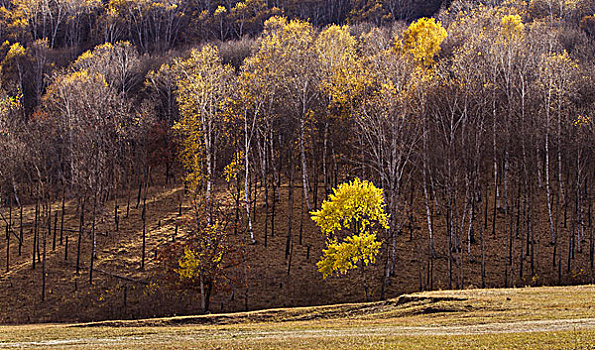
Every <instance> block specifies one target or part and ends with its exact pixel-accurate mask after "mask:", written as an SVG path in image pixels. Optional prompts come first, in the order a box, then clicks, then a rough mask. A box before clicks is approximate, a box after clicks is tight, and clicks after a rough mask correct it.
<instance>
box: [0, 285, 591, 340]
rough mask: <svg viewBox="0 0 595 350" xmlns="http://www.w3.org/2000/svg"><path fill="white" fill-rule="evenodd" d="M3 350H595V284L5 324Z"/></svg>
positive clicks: (0, 332)
mask: <svg viewBox="0 0 595 350" xmlns="http://www.w3.org/2000/svg"><path fill="white" fill-rule="evenodd" d="M0 348H23V349H29V348H51V349H73V348H76V349H287V348H291V349H372V348H373V349H445V348H451V349H594V348H595V286H593V285H588V286H578V287H537V288H518V289H487V290H464V291H435V292H424V293H414V294H406V295H402V296H401V297H399V298H396V299H391V300H388V301H382V302H372V303H360V304H339V305H329V306H318V307H302V308H285V309H269V310H261V311H253V312H242V313H229V314H218V315H202V316H182V317H170V318H154V319H144V320H135V321H104V322H94V323H83V324H40V325H23V326H5V327H1V328H0Z"/></svg>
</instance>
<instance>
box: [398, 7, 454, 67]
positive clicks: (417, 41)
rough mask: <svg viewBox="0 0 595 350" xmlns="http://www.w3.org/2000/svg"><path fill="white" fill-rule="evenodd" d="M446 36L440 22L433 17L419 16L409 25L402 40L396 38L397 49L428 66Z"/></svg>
mask: <svg viewBox="0 0 595 350" xmlns="http://www.w3.org/2000/svg"><path fill="white" fill-rule="evenodd" d="M446 36H447V33H446V29H444V28H443V27H442V25H441V24H440V22H436V20H435V19H434V18H420V19H418V20H417V21H415V22H413V23H411V25H409V28H407V30H406V31H405V32H404V33H403V39H402V40H399V39H398V40H397V49H401V50H402V51H403V52H405V53H408V54H410V55H411V56H412V57H413V59H414V60H415V61H416V62H417V63H419V64H420V65H422V66H426V67H430V66H432V65H433V64H434V63H435V61H434V58H435V56H436V55H437V54H438V53H439V52H440V45H441V44H442V42H443V41H444V39H446Z"/></svg>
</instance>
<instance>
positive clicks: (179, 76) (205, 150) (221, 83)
mask: <svg viewBox="0 0 595 350" xmlns="http://www.w3.org/2000/svg"><path fill="white" fill-rule="evenodd" d="M173 70H174V72H175V74H176V85H177V102H178V107H179V111H180V117H181V119H180V121H179V122H177V123H176V125H175V126H174V128H175V130H176V131H177V132H178V133H179V135H180V137H181V148H180V149H181V155H180V156H181V160H182V164H183V165H184V168H185V169H186V172H187V175H186V177H185V181H186V183H187V184H188V186H189V189H190V192H191V193H192V195H193V196H194V197H196V196H198V195H200V194H202V193H203V190H204V196H205V199H206V202H207V205H208V203H209V202H210V201H211V196H212V191H213V179H214V167H215V153H216V151H217V146H218V142H217V141H218V136H219V133H220V132H221V128H222V122H223V119H222V114H223V113H224V108H223V107H224V102H225V100H226V98H227V97H228V96H229V94H230V93H231V87H232V82H233V79H234V73H233V68H231V67H230V66H228V65H224V64H223V63H222V61H221V57H220V56H219V52H218V50H217V48H215V47H214V46H211V45H205V46H204V47H203V48H202V49H200V50H199V49H195V50H192V52H191V53H190V57H189V58H188V59H185V60H177V61H176V62H175V63H174V66H173Z"/></svg>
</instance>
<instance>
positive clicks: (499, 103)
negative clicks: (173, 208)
mask: <svg viewBox="0 0 595 350" xmlns="http://www.w3.org/2000/svg"><path fill="white" fill-rule="evenodd" d="M0 3H1V5H2V7H0V37H1V39H2V40H1V41H2V42H3V44H2V46H1V47H0V58H1V76H0V81H1V86H0V87H1V90H0V190H1V199H2V200H1V205H2V217H1V218H0V219H1V222H2V225H3V226H4V227H5V232H6V235H5V237H4V238H3V239H2V243H3V244H5V245H6V250H5V254H6V255H5V256H4V257H5V258H6V271H9V270H10V267H11V259H12V258H13V256H14V255H16V254H17V249H18V254H19V255H20V254H21V246H22V245H24V244H29V243H28V242H29V241H27V240H26V237H25V238H24V236H23V235H25V236H27V235H29V234H30V235H31V237H32V238H31V240H30V242H32V248H31V249H32V256H31V257H29V259H30V262H29V263H30V264H31V265H32V268H33V269H34V270H33V271H38V270H37V269H41V271H42V272H41V274H40V276H41V278H42V280H43V281H42V282H41V287H42V288H41V289H42V290H41V291H40V297H41V300H45V298H46V297H47V295H46V275H47V274H46V270H45V269H46V254H48V252H49V251H50V250H55V249H56V246H58V247H61V246H63V245H64V244H68V240H67V239H66V240H64V237H63V236H64V234H68V232H66V233H65V229H64V210H65V209H64V208H65V203H70V205H71V206H74V207H75V208H76V211H75V213H74V215H75V216H76V217H77V220H78V227H76V228H73V229H72V230H71V231H72V232H70V237H72V238H73V239H71V241H70V245H71V246H70V247H71V248H70V249H71V252H70V253H69V254H71V259H76V260H75V261H76V264H75V265H74V268H72V269H71V270H72V271H69V272H68V273H72V274H76V275H80V274H83V269H84V273H85V274H87V275H86V276H87V277H88V282H89V283H93V278H94V276H93V274H94V267H93V266H94V260H95V258H96V257H97V253H96V251H97V250H98V249H99V248H100V247H97V241H98V239H97V236H98V235H100V234H106V233H105V232H99V231H100V229H99V227H100V225H102V226H101V228H102V230H105V231H109V234H111V235H118V231H119V225H120V222H121V221H122V220H125V217H128V213H129V211H130V210H131V207H135V208H141V209H140V210H142V214H141V216H142V220H141V221H140V222H139V227H138V228H137V229H138V230H140V231H142V236H139V239H142V249H139V251H138V255H139V259H140V266H138V267H135V269H139V270H141V271H142V270H143V269H144V268H145V262H146V259H149V256H148V254H149V253H148V252H146V251H145V235H146V231H147V230H148V228H147V227H146V225H145V220H146V216H147V215H151V213H150V212H146V210H145V208H146V206H147V193H148V192H149V188H150V187H151V186H152V185H155V184H156V183H159V184H171V185H172V186H175V185H174V184H175V183H177V184H183V185H184V193H185V200H184V202H185V203H187V205H184V208H182V204H181V203H180V209H179V219H178V220H177V221H176V224H175V232H176V233H177V232H178V230H180V231H184V232H187V233H188V235H187V236H186V237H187V239H184V240H178V241H175V242H172V244H169V245H168V246H167V247H163V248H162V249H160V250H159V252H155V257H156V258H157V261H158V262H159V264H161V265H162V266H163V267H164V271H168V275H169V278H167V279H166V280H167V282H166V281H165V280H164V281H163V283H164V284H165V283H169V284H171V285H175V288H178V289H180V288H181V289H184V288H190V289H195V290H197V293H199V294H198V295H200V304H201V308H202V309H203V310H205V311H207V310H209V309H210V306H209V300H210V299H211V295H212V294H214V293H216V291H218V290H221V288H223V287H222V286H224V287H225V288H227V290H229V289H232V290H237V291H238V292H237V294H240V292H239V291H240V290H242V288H246V290H247V287H246V286H247V285H248V283H249V282H248V281H249V280H250V279H251V278H253V277H251V276H250V274H251V268H250V266H249V265H250V264H249V262H248V260H249V255H248V254H247V251H249V250H250V249H251V248H250V247H251V246H263V247H265V248H266V247H267V246H268V244H269V243H270V242H269V241H270V240H271V239H272V237H277V238H278V237H283V241H284V242H285V244H284V257H285V263H287V264H288V267H287V274H288V275H289V274H290V268H291V261H292V252H293V249H294V246H295V245H298V244H299V245H301V244H302V232H303V230H304V223H303V222H304V220H310V219H309V217H310V214H309V213H311V212H313V211H315V210H316V209H319V208H320V207H321V204H322V202H323V200H324V199H326V198H327V195H329V194H331V193H332V189H333V188H336V187H337V186H339V185H340V184H341V183H344V182H346V181H349V180H353V179H355V178H359V179H365V180H368V181H370V182H371V183H373V184H374V185H375V186H376V187H378V188H380V189H382V194H383V200H384V202H385V203H386V208H385V209H386V212H387V214H388V216H387V220H388V222H387V224H386V227H384V226H382V227H381V228H380V229H378V230H377V232H376V233H377V236H378V240H379V241H380V242H381V246H380V251H381V253H380V255H379V256H378V259H376V261H375V264H374V266H376V274H375V275H372V276H371V277H370V278H371V280H370V281H368V280H365V281H363V282H362V281H361V279H360V278H359V277H357V276H359V275H357V276H356V275H353V276H351V275H349V274H348V276H347V277H346V278H351V279H352V280H353V283H358V284H359V283H365V284H366V297H367V298H370V296H369V295H368V286H367V285H368V284H371V285H373V286H375V287H373V288H372V289H373V290H374V291H377V292H375V293H372V295H371V298H375V299H378V298H386V297H391V296H394V294H395V293H397V292H398V291H395V290H394V289H390V288H389V286H390V285H391V284H392V283H394V281H395V280H398V279H400V278H403V276H402V274H401V273H400V271H401V268H400V267H399V266H402V265H404V264H407V263H408V262H407V261H400V256H399V254H398V250H397V245H398V243H399V242H402V241H407V240H410V241H413V236H414V235H416V236H420V235H421V236H423V239H424V240H423V242H424V243H423V244H421V245H420V244H417V243H416V245H413V244H412V245H411V246H410V248H409V249H410V250H412V251H415V252H416V253H415V254H417V255H418V260H417V262H416V264H417V266H418V267H417V269H418V270H419V276H420V277H419V288H418V289H435V288H464V287H466V286H467V285H468V284H469V282H468V281H471V280H472V281H474V282H473V283H476V284H477V285H478V286H481V287H486V286H490V287H496V286H513V285H528V284H533V285H535V284H556V283H586V282H590V283H593V281H594V278H595V273H594V272H595V271H594V248H595V247H594V230H595V224H594V222H593V221H594V219H595V217H594V215H595V214H594V210H593V204H594V198H595V193H594V192H595V191H594V190H595V186H594V185H593V184H594V182H595V166H594V164H595V121H594V120H593V117H594V116H595V2H594V1H591V0H532V1H520V0H519V1H498V0H485V1H472V0H455V1H452V2H448V3H444V4H441V3H440V2H436V3H435V4H433V3H432V2H425V1H414V0H377V1H366V0H309V1H295V0H279V1H265V0H246V1H245V2H236V1H216V0H212V1H202V0H153V1H151V0H111V1H100V0H4V1H1V2H0ZM422 16H428V17H430V16H433V17H432V18H425V17H424V18H421V17H422ZM118 203H119V204H118ZM24 207H27V208H34V209H33V210H34V219H33V220H32V222H31V223H30V225H31V226H30V227H26V228H25V230H24V229H23V227H24V225H23V214H22V213H23V208H24ZM280 208H283V215H282V216H281V215H280V214H278V213H279V211H280V210H281V209H280ZM71 214H72V213H71ZM298 217H299V218H300V220H301V221H300V223H299V227H295V223H294V218H298ZM100 223H101V224H100ZM159 223H161V221H159ZM141 225H142V226H141ZM25 226H26V225H25ZM52 226H53V233H52ZM292 226H293V227H292ZM279 227H282V229H279ZM172 229H173V226H172ZM331 231H332V230H331ZM319 235H320V241H325V240H326V239H330V238H329V237H326V238H325V235H324V234H323V233H319ZM330 236H331V237H332V236H333V233H332V232H331V233H330ZM496 236H497V237H498V240H499V241H498V242H497V246H498V252H497V254H498V255H499V256H501V257H502V258H503V259H504V260H505V261H504V262H503V263H501V266H498V269H499V270H501V271H502V272H501V273H500V275H501V276H502V278H499V279H498V280H499V281H500V282H498V283H496V282H494V283H486V280H487V279H489V278H490V277H489V276H486V270H488V269H489V268H490V267H489V264H491V263H492V264H495V262H489V261H486V258H485V256H486V248H485V247H486V244H485V242H486V240H487V239H488V237H492V239H493V237H496ZM537 237H540V241H539V244H541V245H542V246H543V244H545V246H546V247H545V248H540V249H541V250H542V251H543V250H544V249H545V250H547V256H549V258H547V260H543V259H542V261H537V259H536V257H535V249H536V248H535V247H536V246H537V244H538V239H537ZM544 237H545V238H544ZM339 238H341V237H339ZM342 238H345V237H342ZM333 239H336V238H333ZM544 240H545V241H547V242H545V243H544ZM26 242H27V243H26ZM87 242H90V243H89V244H90V247H89V248H87V249H89V250H90V254H89V259H87V260H84V261H83V260H82V259H81V258H80V252H81V249H84V248H81V245H84V244H87ZM416 242H417V241H416ZM11 244H12V246H11ZM50 246H51V247H50ZM11 254H12V255H13V256H11ZM310 254H312V255H313V256H319V254H320V252H319V251H313V252H312V253H310V248H309V247H308V256H309V255H310ZM151 258H152V256H151ZM356 263H357V261H356ZM36 264H37V266H36ZM312 264H314V261H312ZM469 264H477V266H480V267H479V269H478V270H479V273H478V274H476V275H466V274H465V271H466V270H465V268H464V267H465V266H466V265H469ZM537 264H539V268H540V269H542V270H543V269H545V270H547V271H551V272H553V274H552V275H553V276H556V277H555V278H549V279H544V278H542V277H540V276H539V274H538V273H537V272H536V270H537ZM486 265H488V266H486ZM435 269H439V270H441V271H446V272H445V273H444V274H442V275H441V276H440V277H436V276H435V275H434V270H435ZM119 273H122V274H126V273H127V271H119ZM362 275H363V274H362ZM36 276H37V275H36ZM354 276H355V277H354ZM364 279H365V278H364ZM438 279H440V280H441V281H440V284H439V285H438V283H437V281H438ZM81 283H82V282H81ZM225 288H223V289H225ZM247 294H248V292H247V291H246V295H247ZM232 298H233V297H232ZM246 298H247V297H246ZM361 299H363V297H362V298H361ZM246 300H247V299H246ZM247 305H248V302H247V301H246V308H248V306H247Z"/></svg>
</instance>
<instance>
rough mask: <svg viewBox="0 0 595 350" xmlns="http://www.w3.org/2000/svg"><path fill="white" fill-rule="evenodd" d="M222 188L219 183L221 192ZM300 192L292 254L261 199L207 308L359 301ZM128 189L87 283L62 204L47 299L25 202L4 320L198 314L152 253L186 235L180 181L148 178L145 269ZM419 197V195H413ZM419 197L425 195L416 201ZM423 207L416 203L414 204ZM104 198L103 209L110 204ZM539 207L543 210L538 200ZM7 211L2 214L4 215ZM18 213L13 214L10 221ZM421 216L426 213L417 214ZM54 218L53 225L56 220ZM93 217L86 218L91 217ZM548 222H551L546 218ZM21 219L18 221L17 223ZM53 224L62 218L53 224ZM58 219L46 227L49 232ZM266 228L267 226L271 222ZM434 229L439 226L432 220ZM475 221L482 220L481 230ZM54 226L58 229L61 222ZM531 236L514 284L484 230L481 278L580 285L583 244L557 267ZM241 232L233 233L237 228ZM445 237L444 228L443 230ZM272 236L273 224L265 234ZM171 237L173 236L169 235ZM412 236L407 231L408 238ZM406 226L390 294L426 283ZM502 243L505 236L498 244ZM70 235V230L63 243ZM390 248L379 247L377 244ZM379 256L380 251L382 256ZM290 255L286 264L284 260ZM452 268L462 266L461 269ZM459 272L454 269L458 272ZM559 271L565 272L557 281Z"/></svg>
mask: <svg viewBox="0 0 595 350" xmlns="http://www.w3.org/2000/svg"><path fill="white" fill-rule="evenodd" d="M282 189H283V191H282V198H281V203H286V202H287V201H286V200H285V199H284V198H283V197H284V196H286V195H287V185H285V186H283V187H282ZM221 193H225V191H223V190H222V191H221ZM299 193H300V192H299V191H295V193H294V195H296V199H295V202H294V205H295V207H294V210H293V211H294V214H295V215H294V220H293V223H292V226H293V230H292V232H293V234H292V242H293V244H292V247H293V248H292V250H291V251H292V255H291V259H287V260H286V259H285V244H286V241H287V220H288V215H287V208H286V207H285V206H284V205H280V206H279V208H277V216H276V220H275V222H276V225H275V232H274V235H273V236H269V237H268V238H267V247H265V246H264V237H263V232H264V229H263V221H264V208H262V206H261V205H262V203H259V205H258V206H257V208H259V209H258V211H257V216H256V220H255V235H256V238H257V241H258V243H257V244H255V245H247V246H246V249H247V250H248V253H247V257H248V261H247V265H248V266H249V270H248V279H249V284H248V285H247V288H246V287H245V286H244V285H243V284H242V283H237V284H232V285H230V286H229V287H228V288H226V289H220V290H218V291H215V293H214V295H213V298H212V303H211V311H212V312H216V313H218V312H233V311H243V310H246V306H247V309H248V310H256V309H263V308H271V307H289V306H309V305H323V304H332V303H343V302H359V301H362V300H364V295H363V290H362V287H361V283H360V281H359V274H357V271H355V273H350V274H348V275H347V276H343V277H331V278H327V279H326V280H323V278H322V276H321V274H320V273H319V272H318V271H317V270H316V266H315V263H316V262H317V261H318V260H319V257H320V254H321V250H322V248H323V245H324V236H323V235H322V234H321V233H320V231H319V230H318V229H317V228H315V227H314V225H313V222H312V221H311V220H310V219H309V218H308V216H307V215H306V214H304V221H303V229H302V240H301V242H300V240H299V235H300V233H299V232H300V218H299V213H300V210H301V205H300V198H301V197H300V196H299ZM130 197H132V199H131V205H130V213H129V217H128V218H126V215H125V213H126V202H127V201H128V197H127V196H125V197H123V198H120V199H119V200H118V202H119V204H120V206H119V215H120V217H121V219H120V225H119V226H120V227H119V232H115V228H114V223H113V214H111V210H109V209H106V211H107V212H106V213H104V216H103V218H104V219H103V221H100V222H98V223H97V232H100V233H106V234H107V235H101V234H100V235H98V241H97V242H98V243H97V245H98V250H97V252H98V253H97V259H96V262H95V269H94V271H95V273H94V280H93V285H90V284H89V275H88V272H89V270H88V268H89V260H90V248H91V240H90V235H89V232H90V226H89V227H87V230H86V234H85V235H84V236H83V241H82V245H81V248H82V249H81V271H80V274H79V275H76V273H75V262H76V248H77V245H76V231H77V228H78V215H77V212H76V211H77V209H76V203H72V202H67V205H66V213H67V215H66V218H65V223H64V227H65V228H66V229H68V228H70V229H74V231H75V232H67V233H66V234H65V235H66V236H68V261H65V260H64V251H65V248H66V247H65V245H60V241H59V233H58V234H57V238H56V240H57V242H56V249H55V250H53V249H52V239H51V238H52V236H51V235H50V236H48V238H47V243H46V244H47V250H48V253H47V282H46V283H47V291H46V293H47V294H46V300H45V301H41V285H42V281H41V263H40V262H37V264H36V268H35V270H32V261H31V254H32V245H33V236H32V234H31V233H30V230H31V226H32V220H33V216H34V208H33V207H32V206H29V207H26V208H25V209H24V211H23V218H24V219H23V226H24V227H25V229H24V243H23V246H22V255H21V256H18V244H17V242H16V241H15V239H14V238H12V239H11V244H10V270H9V272H5V268H6V260H5V259H6V238H5V237H4V238H2V240H1V241H0V242H2V243H1V247H0V268H1V269H2V273H1V280H0V287H1V288H0V293H1V294H0V310H2V312H1V313H0V322H1V323H4V324H7V323H8V324H10V323H31V322H73V321H92V320H105V319H130V318H145V317H155V316H171V315H191V314H197V313H200V312H201V310H200V297H199V292H198V290H196V289H194V290H189V289H182V290H180V289H175V288H172V283H171V281H172V279H173V280H175V279H176V276H175V275H173V273H169V272H165V269H164V268H163V265H162V264H161V262H160V261H159V260H158V259H157V260H156V257H158V254H159V253H160V252H161V251H162V250H163V249H164V248H165V247H167V246H168V245H170V244H172V243H173V242H174V241H180V239H182V238H183V235H184V234H183V233H182V230H181V229H180V230H178V235H177V236H175V232H176V228H175V225H176V222H177V217H178V213H179V209H180V208H179V205H180V201H181V200H182V199H183V198H184V197H183V188H181V187H178V186H175V185H172V186H153V187H150V188H149V192H148V198H147V211H146V212H147V224H146V227H147V240H146V247H147V248H146V251H147V253H146V257H147V258H146V259H147V260H146V267H145V269H144V270H141V269H140V267H141V266H140V265H141V251H142V221H141V214H142V204H140V205H139V207H138V208H137V207H136V203H135V198H134V194H132V195H131V196H130ZM416 202H417V200H416ZM419 202H421V199H420V200H419ZM418 204H419V205H421V203H418ZM60 205H61V204H60V203H55V204H54V208H53V210H54V211H59V208H60ZM113 206H114V203H113V202H110V203H108V205H107V208H113ZM187 207H188V203H186V202H184V203H183V205H182V211H183V212H185V211H186V210H187ZM543 209H544V210H545V208H543ZM4 215H5V217H7V214H4ZM17 219H18V217H16V216H15V214H14V213H13V220H15V224H16V221H17ZM416 220H417V222H420V223H423V221H422V220H423V217H420V218H416ZM53 224H54V223H52V225H53ZM87 225H90V223H87ZM544 225H547V223H544ZM17 226H18V225H17ZM58 227H59V225H58ZM53 229H54V227H53V228H52V230H53ZM269 229H270V228H269ZM436 229H437V232H443V231H442V230H443V228H442V227H440V226H437V227H436ZM478 229H480V228H478ZM58 230H59V229H58ZM537 232H538V233H539V234H538V235H537V237H536V240H537V243H536V248H535V249H536V253H535V256H536V258H535V275H534V276H535V277H534V278H532V277H531V274H530V261H529V257H528V256H526V257H525V259H524V264H525V267H524V269H525V274H524V276H523V278H521V277H520V275H519V271H518V269H519V267H520V266H519V261H518V259H519V258H518V256H519V255H518V254H519V253H520V247H521V246H523V244H524V243H522V242H524V241H523V237H519V238H518V239H515V240H514V242H513V243H514V247H513V248H514V257H515V263H514V266H515V271H514V274H513V275H514V282H507V281H506V277H505V276H506V274H505V272H506V271H505V269H506V265H507V254H503V253H502V250H503V249H502V246H503V245H504V244H506V242H507V239H508V237H507V235H506V232H505V231H503V230H502V231H501V230H500V228H498V230H497V234H496V236H492V235H491V234H487V235H486V286H487V287H492V288H493V287H504V286H505V283H510V285H514V286H530V285H533V286H538V285H548V284H557V283H560V282H561V283H563V284H577V283H586V282H589V281H592V278H593V275H592V272H589V263H588V262H589V259H588V250H587V249H584V250H583V252H582V253H578V252H577V253H576V255H575V256H574V258H573V259H570V260H569V261H570V266H567V265H566V264H567V259H566V258H567V249H565V247H566V246H567V242H565V241H562V242H561V245H560V246H561V251H560V253H561V254H562V257H563V260H562V261H563V266H562V268H561V269H559V270H558V268H553V267H552V266H551V254H552V249H553V247H552V246H551V245H550V244H549V241H548V238H547V226H543V227H540V228H539V229H538V230H537ZM242 234H243V233H239V235H242ZM439 234H440V235H443V233H439ZM269 235H270V232H269ZM174 236H175V237H174ZM411 237H412V238H413V239H412V240H411ZM411 237H410V236H409V232H407V234H403V235H401V236H399V237H398V261H397V268H396V274H395V276H394V277H393V278H392V284H391V285H390V288H389V290H388V293H387V295H388V296H389V297H396V296H398V295H401V294H403V293H411V292H415V291H419V290H426V289H430V285H429V283H428V279H427V272H428V262H429V260H428V255H427V250H426V249H425V247H427V244H428V240H427V237H428V233H427V229H426V227H424V225H421V224H420V225H419V226H417V227H414V228H413V231H412V236H411ZM503 242H504V243H503ZM63 243H66V237H65V238H64V242H63ZM447 247H448V246H447V239H446V237H444V236H439V237H436V251H437V257H436V258H435V259H434V260H433V265H434V268H433V269H434V274H433V279H434V282H433V286H432V289H444V288H447V287H448V286H447V281H448V269H447ZM383 249H384V251H386V249H385V248H383ZM472 254H473V256H474V257H475V260H474V261H473V262H470V261H469V259H468V257H465V258H464V260H463V262H464V265H463V269H464V278H465V281H464V283H465V284H464V287H465V288H470V287H478V286H480V285H481V273H480V271H481V264H480V259H479V256H480V244H479V243H478V242H476V243H474V244H472ZM384 259H385V258H381V259H379V261H383V260H384ZM289 263H291V266H290V267H289ZM382 268H383V264H382V263H380V262H379V263H377V264H376V265H375V267H374V271H373V274H374V275H373V276H374V277H373V279H372V282H371V288H372V298H373V299H378V298H379V288H380V284H381V283H380V282H381V277H382V270H383V269H382ZM457 270H458V269H457ZM457 273H458V272H457ZM558 273H560V276H561V280H558Z"/></svg>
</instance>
